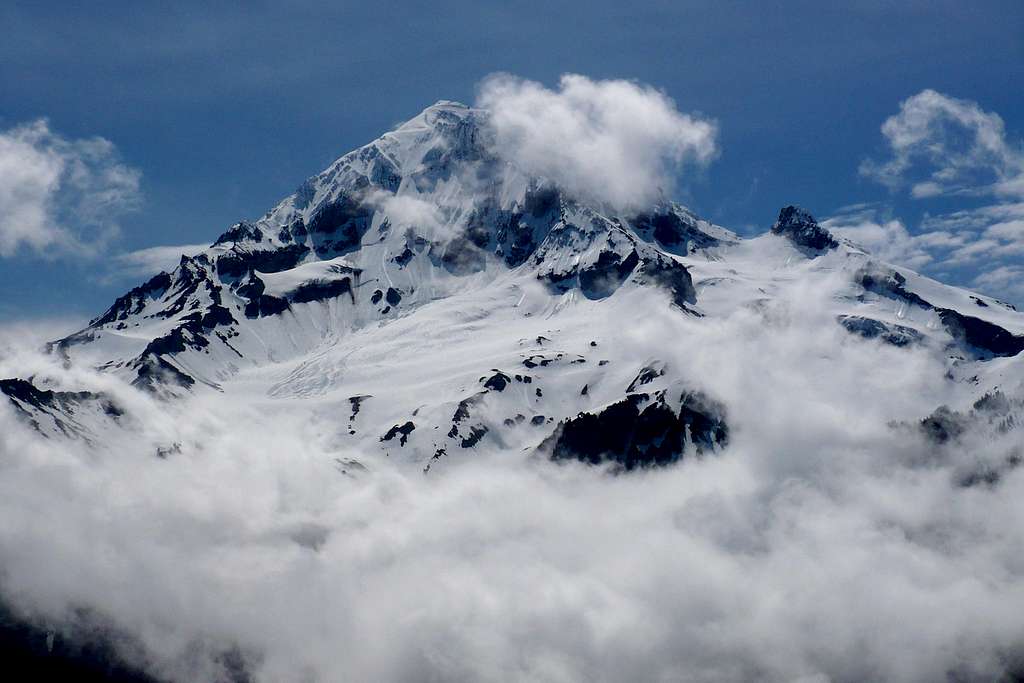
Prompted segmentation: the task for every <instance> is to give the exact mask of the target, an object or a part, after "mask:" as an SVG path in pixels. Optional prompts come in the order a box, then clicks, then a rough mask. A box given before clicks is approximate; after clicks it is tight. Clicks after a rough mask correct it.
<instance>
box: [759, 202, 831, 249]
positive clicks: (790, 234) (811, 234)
mask: <svg viewBox="0 0 1024 683" xmlns="http://www.w3.org/2000/svg"><path fill="white" fill-rule="evenodd" d="M772 233H773V234H775V235H782V236H783V237H786V238H788V239H789V240H790V241H791V242H792V243H793V244H795V245H796V246H797V247H800V248H801V249H803V250H804V251H805V252H807V253H808V255H812V256H813V255H818V254H820V253H823V252H825V251H828V250H829V249H835V248H836V247H838V246H839V242H837V241H836V240H835V238H834V237H832V234H831V233H830V232H829V231H828V230H826V229H825V228H823V227H821V226H820V225H818V221H816V220H814V216H812V215H811V214H810V212H809V211H806V210H805V209H801V208H800V207H799V206H786V207H783V208H782V210H781V211H779V218H778V220H777V221H775V224H774V225H772Z"/></svg>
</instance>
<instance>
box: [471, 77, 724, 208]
mask: <svg viewBox="0 0 1024 683" xmlns="http://www.w3.org/2000/svg"><path fill="white" fill-rule="evenodd" d="M477 103H478V105H479V106H480V107H483V108H485V109H488V110H490V112H491V122H492V124H493V130H494V134H495V140H496V144H497V149H498V151H499V153H500V154H501V155H502V156H503V157H504V158H506V159H508V160H509V161H511V162H512V163H514V164H515V165H516V166H518V167H519V168H521V169H522V170H523V171H525V172H527V173H529V174H534V175H540V176H544V177H546V178H549V179H550V180H552V181H554V182H555V183H556V184H558V185H560V186H561V187H563V188H565V189H566V190H567V191H568V192H570V193H572V194H575V195H576V196H578V197H582V198H585V199H587V200H590V201H593V202H598V203H601V204H604V205H610V206H611V207H613V208H615V209H626V208H630V207H637V206H640V205H643V204H646V203H648V202H651V201H654V200H657V199H658V198H659V197H660V196H661V194H662V193H663V192H664V193H669V192H670V191H671V190H672V189H673V187H674V185H675V182H676V172H677V171H678V169H679V166H680V164H682V163H683V162H685V161H693V162H695V163H698V164H705V163H707V162H708V161H710V160H711V159H712V158H713V157H714V156H715V154H716V152H717V146H716V134H717V128H716V125H715V123H714V122H713V121H709V120H706V119H701V118H698V117H695V116H689V115H687V114H683V113H680V112H679V111H678V109H677V108H676V105H675V103H674V102H673V101H672V100H671V99H670V98H669V97H668V96H666V95H665V94H664V93H663V92H661V91H659V90H656V89H654V88H652V87H650V86H645V85H642V84H639V83H635V82H632V81H625V80H596V81H595V80H591V79H589V78H587V77H585V76H580V75H576V74H566V75H564V76H562V78H561V80H560V81H559V84H558V88H557V89H554V90H552V89H549V88H546V87H545V86H543V85H542V84H540V83H537V82H534V81H529V80H524V79H521V78H517V77H515V76H510V75H506V74H499V75H495V76H491V77H490V78H487V79H486V80H484V82H483V83H482V84H481V86H480V92H479V96H478V100H477Z"/></svg>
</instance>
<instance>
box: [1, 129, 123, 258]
mask: <svg viewBox="0 0 1024 683" xmlns="http://www.w3.org/2000/svg"><path fill="white" fill-rule="evenodd" d="M139 180H140V173H139V172H138V171H137V170H136V169H133V168H131V167H129V166H127V165H125V164H124V163H123V162H122V161H121V160H120V158H119V156H118V154H117V149H116V148H115V147H114V145H113V143H111V142H110V141H109V140H105V139H103V138H99V137H96V138H88V139H77V140H72V139H68V138H65V137H63V136H61V135H59V134H58V133H55V132H54V131H52V130H51V129H50V126H49V123H48V122H47V121H46V120H45V119H40V120H37V121H33V122H31V123H26V124H23V125H19V126H16V127H14V128H10V129H8V130H6V131H0V256H2V257H10V256H13V255H14V254H15V253H16V252H17V251H18V250H19V249H29V250H32V251H35V252H36V253H39V254H43V255H46V256H61V255H68V254H83V253H84V254H95V253H97V252H98V251H99V250H100V249H101V248H102V247H103V246H104V245H105V244H106V243H107V242H108V241H109V240H110V239H111V238H112V237H114V236H115V235H117V233H118V230H119V225H118V222H119V220H120V219H121V217H122V216H123V215H124V214H125V212H127V211H130V210H132V209H134V208H136V207H137V205H138V203H139V201H140V198H141V195H140V193H139Z"/></svg>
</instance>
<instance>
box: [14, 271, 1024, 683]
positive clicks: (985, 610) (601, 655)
mask: <svg viewBox="0 0 1024 683" xmlns="http://www.w3.org/2000/svg"><path fill="white" fill-rule="evenodd" d="M831 277H835V275H832V274H830V273H817V274H812V275H811V276H809V277H808V278H807V279H803V278H794V279H782V280H780V281H779V283H778V286H779V288H780V289H779V291H778V292H777V298H776V299H775V300H774V301H773V302H770V303H768V304H766V305H765V306H763V307H759V308H757V309H754V308H746V307H739V308H737V309H736V310H734V311H732V312H730V314H729V315H728V316H727V317H725V318H722V319H696V318H689V317H683V316H665V315H658V314H657V311H660V310H661V309H660V308H658V307H657V306H654V305H653V304H650V303H649V302H648V303H647V304H646V305H649V306H651V309H650V311H649V312H647V314H644V313H643V312H642V311H640V312H638V313H637V316H636V319H637V320H646V321H648V322H647V323H646V324H644V325H639V326H636V328H631V329H628V330H623V329H618V330H615V331H614V332H613V330H612V327H613V326H614V324H615V323H614V321H601V320H595V322H594V325H595V334H598V335H601V334H607V335H609V337H610V336H611V335H612V334H616V335H618V336H617V337H615V338H616V339H617V340H618V342H619V343H621V344H623V345H625V347H626V348H628V349H629V351H630V353H631V354H633V355H634V356H636V357H637V358H643V357H649V356H652V355H657V356H658V357H662V358H665V359H666V360H667V361H668V362H669V363H671V364H673V365H674V366H675V367H677V368H680V369H681V370H682V371H683V372H684V373H685V374H686V375H689V376H691V377H694V378H702V379H703V380H704V381H706V382H707V384H708V388H709V390H713V391H714V393H715V395H716V396H717V397H719V398H721V399H722V400H723V401H725V402H726V404H727V406H728V409H729V414H730V423H731V424H732V425H733V427H734V438H733V439H732V443H731V445H730V446H729V448H728V449H726V450H725V451H724V452H722V453H721V454H718V455H715V456H709V457H706V458H702V459H696V458H690V459H687V460H685V461H684V462H683V463H682V464H681V465H680V466H677V467H672V468H668V469H665V470H660V471H654V472H648V473H643V472H640V473H636V474H635V475H629V476H621V477H612V476H608V475H606V474H605V473H603V472H602V471H600V470H596V469H591V468H587V467H584V466H581V465H568V466H557V465H554V464H552V463H549V462H546V461H541V460H535V459H531V458H530V457H529V456H528V455H526V454H522V455H518V454H513V453H507V452H504V453H502V452H498V453H493V454H490V455H488V454H487V453H485V452H483V453H478V454H476V455H475V456H474V457H471V458H467V459H465V460H464V461H462V462H461V463H460V464H458V466H454V467H451V468H446V469H445V470H443V471H442V472H441V473H440V476H436V475H435V474H434V473H433V472H432V473H431V476H427V477H425V476H423V474H422V473H421V472H420V468H419V467H416V466H413V467H407V466H403V464H402V463H400V462H393V461H392V460H394V459H391V460H389V459H384V458H369V459H364V462H365V463H366V465H367V466H368V467H369V471H368V472H366V473H364V474H361V475H357V476H355V477H352V476H348V475H345V474H342V473H341V472H340V471H339V468H338V465H337V462H338V460H339V459H344V458H349V457H355V458H361V457H362V455H363V454H360V453H354V452H349V451H346V450H345V449H344V448H340V449H339V447H338V445H337V443H335V442H333V441H332V440H331V439H329V438H328V434H329V432H330V430H329V429H327V430H325V429H324V424H325V423H324V420H325V419H326V418H325V416H328V415H335V416H336V415H337V414H338V411H337V410H334V409H329V406H319V408H320V409H319V410H318V406H317V405H316V404H312V403H310V402H308V401H298V402H295V403H289V402H287V401H270V402H269V403H268V399H267V397H266V396H265V395H264V394H262V393H259V392H256V393H252V394H245V393H238V391H235V393H232V394H231V395H230V400H225V395H223V394H220V393H217V392H209V393H205V394H202V393H200V394H197V395H196V396H195V397H194V398H192V399H189V400H188V401H186V402H182V403H177V404H166V403H160V402H155V401H153V400H151V399H150V398H148V397H147V396H144V395H141V394H138V393H135V392H134V390H132V389H130V388H128V387H124V386H119V385H118V384H117V383H116V381H115V380H112V379H111V378H110V377H101V376H98V375H94V374H91V373H90V372H89V371H88V370H76V371H74V372H76V373H78V374H76V375H74V376H69V375H68V374H67V373H68V372H71V371H68V370H65V369H63V368H61V367H60V366H58V365H55V364H54V363H53V360H47V359H40V358H38V357H36V356H32V355H31V354H28V353H27V352H13V353H8V354H7V355H6V356H4V357H3V359H2V360H0V376H7V375H8V374H11V373H12V372H14V371H15V370H17V371H18V372H19V373H22V374H24V373H25V372H27V371H28V370H32V371H34V372H38V373H40V375H49V376H53V377H56V378H57V379H58V380H62V381H64V382H67V383H68V385H69V386H74V387H78V388H82V387H86V388H91V389H94V390H97V389H102V390H105V391H107V392H108V393H111V394H112V395H114V396H115V397H118V398H120V399H121V400H122V401H123V402H126V403H128V404H130V405H132V412H133V415H134V416H135V418H136V419H137V420H138V423H139V427H138V428H137V429H136V430H134V431H132V432H129V433H128V434H125V435H124V438H122V439H120V440H117V441H114V442H113V444H112V447H110V448H108V449H104V450H103V451H102V452H97V451H94V450H90V449H87V448H83V447H81V446H79V445H67V444H62V443H57V442H54V441H48V440H44V439H40V438H38V437H35V436H33V434H32V433H31V432H30V431H29V430H27V429H26V428H25V427H24V426H23V425H22V423H20V422H18V421H17V420H16V418H15V416H14V415H13V414H12V413H11V411H10V410H9V408H8V406H6V404H0V468H2V469H0V517H2V518H3V519H4V524H2V525H0V569H2V571H0V577H2V578H0V587H2V590H3V595H4V597H5V598H6V599H7V600H9V601H13V602H14V603H15V604H16V605H17V607H18V608H19V609H21V610H24V611H25V613H26V614H29V615H32V616H33V617H35V618H37V619H39V620H41V621H42V622H43V623H46V624H49V625H51V626H53V627H57V628H59V625H60V624H61V623H63V620H64V619H67V618H68V615H69V614H71V613H73V611H74V610H75V609H79V608H82V607H83V606H88V607H89V608H90V609H92V610H94V611H95V612H96V613H97V614H100V615H103V616H104V618H105V619H109V620H110V622H111V623H113V624H115V625H116V627H117V628H118V629H120V630H119V633H121V634H130V636H131V637H130V642H136V643H141V644H142V646H143V650H144V652H145V653H146V654H145V658H144V662H145V664H146V666H147V667H148V668H149V669H150V670H152V671H155V672H157V673H159V674H160V675H164V676H167V677H169V678H172V679H173V680H181V681H186V680H217V679H218V676H223V675H224V674H225V670H224V661H225V659H224V657H222V656H221V655H222V654H223V653H224V652H226V651H233V652H237V653H239V654H238V656H239V657H240V658H241V659H242V660H243V661H244V662H245V667H246V668H247V670H248V671H249V673H250V674H251V675H252V676H253V677H254V678H255V679H256V680H258V681H303V682H309V681H333V680H377V681H391V680H394V681H405V680H455V681H461V680H466V681H468V680H495V681H497V680H537V681H541V680H543V681H578V680H593V681H622V680H683V681H695V682H702V681H709V682H711V681H714V682H718V681H747V680H766V681H794V680H800V681H853V680H886V681H911V682H916V681H921V682H924V681H935V680H946V679H954V680H992V679H994V678H996V677H997V676H998V675H999V673H1000V672H1001V671H1004V670H1005V669H1006V668H1007V667H1008V666H1010V665H1011V664H1012V663H1013V661H1014V659H1013V658H1014V657H1015V656H1019V654H1020V652H1021V647H1022V646H1024V624H1022V622H1021V620H1020V605H1021V604H1024V565H1022V564H1021V561H1020V558H1021V557H1022V556H1024V529H1022V527H1021V525H1020V524H1019V521H1018V520H1019V519H1020V513H1021V501H1022V500H1024V468H1017V469H1013V470H1010V471H1008V472H1007V473H1006V474H1005V475H1004V476H1003V477H1001V478H1000V479H999V480H998V481H997V482H996V483H994V484H992V485H990V486H988V485H979V486H971V487H965V486H963V485H961V484H960V483H959V482H961V481H963V473H965V472H971V471H974V470H975V469H976V468H978V467H980V466H983V465H984V464H986V463H995V462H1001V461H1002V459H1003V458H1005V457H1006V455H1007V453H1010V452H1012V449H1013V448H1014V447H1017V448H1019V443H1018V442H1016V441H1015V439H1016V438H1017V435H1019V431H1018V432H1007V433H999V432H998V431H996V430H992V431H991V432H980V433H977V434H975V433H967V434H965V435H964V436H963V441H962V442H961V443H959V444H948V445H946V446H939V445H935V444H930V443H928V442H926V441H925V440H924V439H923V437H922V436H921V433H920V431H919V430H917V429H916V428H913V423H914V422H916V420H918V419H920V417H922V416H924V415H926V414H928V413H930V412H931V411H932V410H934V409H935V407H936V405H937V404H938V403H939V402H942V401H944V400H946V398H947V397H948V395H949V394H948V392H949V384H948V382H947V380H945V379H944V378H943V373H944V367H945V366H944V364H943V357H942V354H941V353H935V352H933V351H931V350H929V349H927V348H907V349H897V348H894V347H890V346H884V345H879V344H878V343H877V342H868V341H862V340H859V339H858V338H855V337H850V336H847V335H845V333H844V332H842V331H841V329H840V328H839V326H837V325H835V322H834V319H833V317H832V313H831V311H830V299H829V297H830V293H831V292H832V291H834V286H835V283H833V282H831V281H830V280H829V279H828V278H831ZM643 302H644V300H643V299H642V298H637V300H636V302H635V304H636V305H637V306H638V307H642V306H644V305H645V304H644V303H643ZM665 339H672V340H673V344H672V345H670V347H668V348H666V347H665V345H664V343H663V341H660V340H665ZM709 369H713V371H709ZM823 377H827V378H828V381H821V379H820V378H823ZM236 389H237V387H236ZM1007 389H1011V387H1007ZM1015 389H1017V390H1018V391H1020V390H1021V389H1024V388H1015ZM324 411H326V412H324ZM269 415H272V416H273V417H272V419H268V416H269ZM894 421H895V422H896V423H899V422H900V421H908V422H909V423H911V426H910V427H905V428H904V427H899V426H898V424H897V426H894V425H893V422H894ZM142 425H144V426H142ZM168 442H175V443H179V444H181V447H180V452H178V453H176V454H175V455H172V456H170V457H168V458H167V459H160V458H157V457H155V456H154V451H155V448H156V446H157V445H159V444H166V443H168ZM123 637H124V638H128V636H123ZM129 651H131V648H130V649H129Z"/></svg>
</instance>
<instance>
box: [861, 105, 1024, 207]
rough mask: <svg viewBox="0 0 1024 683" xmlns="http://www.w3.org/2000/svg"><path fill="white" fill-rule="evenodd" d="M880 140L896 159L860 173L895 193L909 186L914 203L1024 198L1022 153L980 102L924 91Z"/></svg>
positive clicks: (870, 164) (872, 163)
mask: <svg viewBox="0 0 1024 683" xmlns="http://www.w3.org/2000/svg"><path fill="white" fill-rule="evenodd" d="M882 134H883V135H884V136H885V138H886V141H887V142H888V145H889V148H890V151H891V152H892V157H891V158H890V159H888V160H886V161H882V162H878V161H872V160H867V161H865V162H863V163H862V164H861V167H860V171H861V173H862V174H864V175H866V176H869V177H872V178H874V179H876V180H878V181H879V182H882V183H884V184H886V185H888V186H890V187H892V188H899V187H903V186H905V185H907V184H910V185H911V195H912V196H913V197H915V198H927V197H935V196H939V195H943V194H964V195H972V194H1003V195H1017V196H1020V195H1022V194H1024V149H1022V147H1021V145H1020V143H1013V142H1011V141H1009V140H1007V137H1006V131H1005V127H1004V124H1003V120H1002V118H1000V116H999V115H998V114H996V113H993V112H986V111H984V110H982V109H981V107H980V106H978V104H977V103H976V102H972V101H970V100H961V99H956V98H953V97H949V96H948V95H944V94H942V93H939V92H936V91H934V90H923V91H921V92H920V93H918V94H916V95H914V96H913V97H909V98H907V99H906V100H904V101H903V102H902V103H901V104H900V111H899V113H898V114H895V115H893V116H890V117H889V118H888V119H886V120H885V123H883V124H882ZM915 178H916V179H915Z"/></svg>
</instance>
